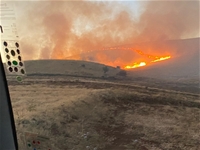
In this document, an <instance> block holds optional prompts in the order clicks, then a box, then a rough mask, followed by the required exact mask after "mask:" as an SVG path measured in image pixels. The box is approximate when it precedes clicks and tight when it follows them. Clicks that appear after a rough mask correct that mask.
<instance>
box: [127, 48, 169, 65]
mask: <svg viewBox="0 0 200 150" xmlns="http://www.w3.org/2000/svg"><path fill="white" fill-rule="evenodd" d="M135 51H136V52H137V53H138V54H140V55H142V56H145V57H147V58H148V59H150V60H151V61H142V62H140V63H134V64H133V65H127V66H125V67H124V69H132V68H138V67H143V66H146V65H147V64H148V63H153V62H158V61H163V60H167V59H170V58H171V56H162V57H159V56H154V55H149V54H144V53H143V52H142V51H140V50H135Z"/></svg>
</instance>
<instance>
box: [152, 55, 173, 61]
mask: <svg viewBox="0 0 200 150" xmlns="http://www.w3.org/2000/svg"><path fill="white" fill-rule="evenodd" d="M170 58H171V56H165V57H160V58H158V59H156V60H153V61H151V62H157V61H162V60H166V59H170Z"/></svg>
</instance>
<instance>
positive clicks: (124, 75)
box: [117, 70, 127, 77]
mask: <svg viewBox="0 0 200 150" xmlns="http://www.w3.org/2000/svg"><path fill="white" fill-rule="evenodd" d="M117 75H118V76H122V77H126V75H127V72H126V71H125V70H121V71H119V72H118V73H117Z"/></svg>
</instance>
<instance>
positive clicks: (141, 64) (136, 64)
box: [125, 62, 146, 69]
mask: <svg viewBox="0 0 200 150" xmlns="http://www.w3.org/2000/svg"><path fill="white" fill-rule="evenodd" d="M145 65H146V62H140V63H134V64H133V65H131V66H126V67H125V69H131V68H138V67H142V66H145Z"/></svg>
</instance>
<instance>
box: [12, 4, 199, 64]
mask: <svg viewBox="0 0 200 150" xmlns="http://www.w3.org/2000/svg"><path fill="white" fill-rule="evenodd" d="M129 3H130V4H129ZM131 5H133V6H131ZM198 6H199V2H198V1H149V2H138V3H137V8H136V7H135V4H133V3H131V2H109V1H100V2H96V1H43V2H39V1H30V2H17V3H16V9H17V10H18V22H17V23H18V28H19V35H20V37H21V43H22V48H23V52H24V57H25V59H84V60H92V61H98V62H101V63H105V64H109V65H120V64H124V63H128V62H132V61H133V59H135V60H136V59H137V58H138V59H139V56H138V55H137V54H135V53H133V51H132V50H130V51H128V50H126V49H124V50H123V49H121V50H118V51H103V50H101V49H102V48H103V47H115V46H121V47H130V46H131V47H133V48H135V49H137V48H140V49H142V50H143V51H144V52H146V53H150V54H152V53H153V54H168V53H173V52H172V49H173V48H172V47H167V46H166V45H165V46H163V45H162V44H160V43H159V42H157V43H156V44H155V43H154V44H153V45H149V46H148V47H147V46H145V45H143V44H139V45H137V44H135V43H141V42H147V41H162V40H169V39H181V38H185V37H191V36H195V35H197V34H198V31H199V19H198V18H199V7H198ZM133 9H138V12H140V13H141V14H137V15H136V14H134V11H133ZM161 48H162V49H161Z"/></svg>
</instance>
